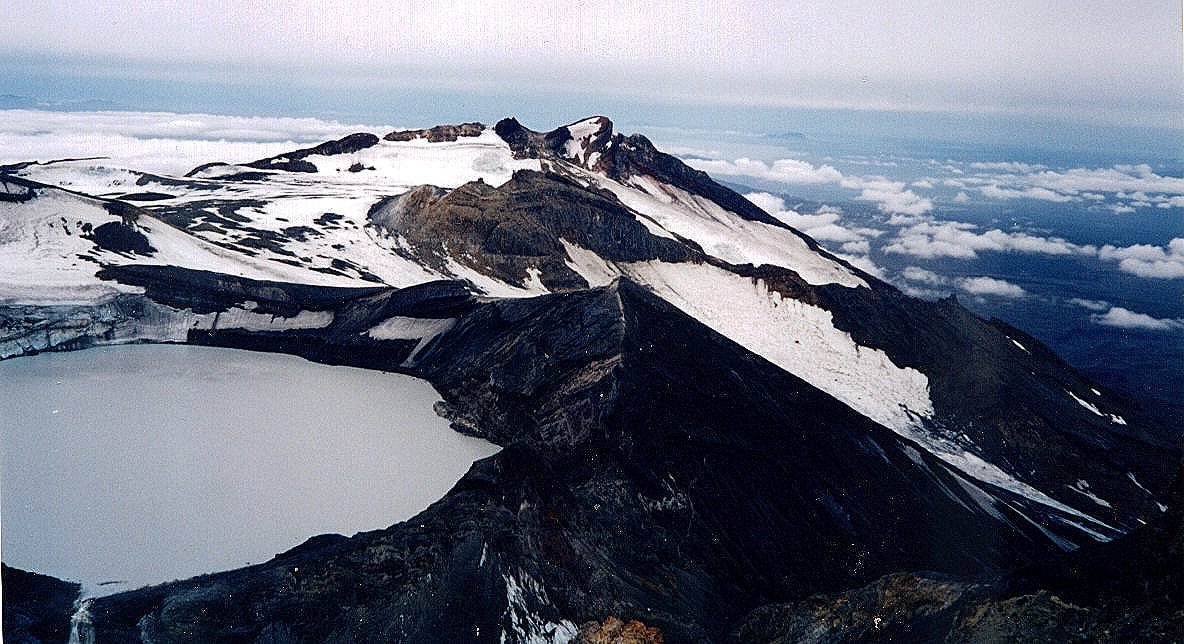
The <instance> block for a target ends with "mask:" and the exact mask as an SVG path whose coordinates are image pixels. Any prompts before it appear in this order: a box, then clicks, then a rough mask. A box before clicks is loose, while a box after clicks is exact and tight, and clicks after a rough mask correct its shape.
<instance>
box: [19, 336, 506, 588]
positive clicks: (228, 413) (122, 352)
mask: <svg viewBox="0 0 1184 644" xmlns="http://www.w3.org/2000/svg"><path fill="white" fill-rule="evenodd" d="M439 399H440V396H439V395H438V394H437V393H436V391H435V390H434V389H433V388H432V386H431V385H430V384H428V383H427V382H425V381H423V380H419V379H416V378H411V377H408V376H403V375H398V374H390V373H382V372H377V371H369V370H364V369H354V368H348V367H330V366H325V365H320V364H315V363H312V362H308V361H306V360H303V359H300V358H296V357H292V356H287V355H279V354H267V353H253V352H247V351H238V350H233V349H215V348H206V347H191V346H171V345H137V346H120V347H104V348H95V349H88V350H86V351H78V352H71V353H51V354H42V355H38V356H34V357H26V358H17V359H13V360H7V361H3V362H0V454H2V460H0V465H2V468H3V469H2V478H0V485H2V486H0V507H2V522H0V534H2V542H3V543H2V546H3V548H2V551H0V552H2V557H3V560H4V562H5V563H7V564H9V565H12V566H16V567H19V568H24V569H27V570H34V571H37V572H41V573H45V574H50V575H54V576H56V577H60V578H64V579H70V580H75V581H81V582H82V583H83V584H84V587H85V590H86V592H89V593H92V594H106V593H110V592H117V591H120V590H125V589H128V588H133V587H137V586H142V585H147V584H152V583H159V582H163V581H169V580H172V579H182V578H187V577H190V576H194V575H197V574H202V573H206V572H214V571H218V570H225V569H230V568H236V567H239V566H243V565H245V564H248V563H259V562H262V561H266V560H267V559H270V558H271V557H272V556H273V555H274V554H276V553H279V552H282V551H284V550H287V549H289V548H291V547H293V546H296V545H298V544H300V543H301V542H303V541H304V540H305V539H307V538H308V537H311V536H314V535H317V534H323V533H328V532H334V533H341V534H346V535H349V534H353V533H356V532H359V531H364V530H373V529H378V528H384V527H387V526H389V525H392V524H394V523H397V522H399V521H402V520H406V519H408V518H410V517H412V516H413V515H415V514H416V513H418V512H419V511H421V510H423V509H424V508H426V507H427V506H428V505H430V504H431V503H432V502H433V501H435V500H437V499H439V498H440V497H441V496H443V495H444V493H445V492H447V491H448V490H449V489H450V488H451V487H452V486H453V485H454V484H455V483H456V481H457V480H458V479H459V478H460V477H461V476H462V475H463V474H464V473H465V472H466V471H467V470H468V469H469V467H470V465H471V464H472V462H473V461H474V460H477V459H480V458H483V457H486V456H489V455H491V454H493V453H494V452H496V451H497V449H498V448H497V446H495V445H493V444H491V443H489V442H486V441H483V440H480V439H475V438H470V437H466V436H462V435H460V434H457V433H455V432H453V431H452V430H450V429H449V428H448V424H447V422H445V421H444V420H442V419H441V418H439V417H438V416H436V414H435V413H434V412H433V411H432V405H433V403H434V402H435V401H437V400H439ZM112 582H114V583H112Z"/></svg>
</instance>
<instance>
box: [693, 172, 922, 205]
mask: <svg viewBox="0 0 1184 644" xmlns="http://www.w3.org/2000/svg"><path fill="white" fill-rule="evenodd" d="M684 161H685V162H686V163H687V165H689V166H691V167H692V168H695V169H697V170H702V171H704V172H707V173H710V174H716V175H723V176H746V177H754V178H757V179H765V180H768V181H776V182H778V183H784V184H788V185H808V184H825V183H833V184H838V185H839V186H841V187H843V188H847V189H849V190H859V191H860V193H859V195H858V196H856V197H855V198H856V199H858V200H860V201H871V202H874V203H875V204H876V205H877V207H878V208H879V209H880V210H881V211H883V212H886V213H890V214H891V213H898V214H905V215H923V214H925V213H927V212H929V211H930V210H932V209H933V201H932V200H930V199H928V198H925V197H921V196H919V195H918V194H917V193H915V192H913V191H912V190H908V189H907V187H906V184H905V182H903V181H892V180H889V179H885V178H884V177H853V176H846V175H844V174H843V173H842V172H840V171H839V170H837V169H836V168H835V167H834V166H831V165H826V164H823V165H818V166H816V165H813V164H811V163H808V162H806V161H801V160H798V159H778V160H777V161H774V162H773V163H772V165H770V164H767V163H765V162H764V161H759V160H755V159H749V158H740V159H736V160H735V161H726V160H720V159H685V160H684Z"/></svg>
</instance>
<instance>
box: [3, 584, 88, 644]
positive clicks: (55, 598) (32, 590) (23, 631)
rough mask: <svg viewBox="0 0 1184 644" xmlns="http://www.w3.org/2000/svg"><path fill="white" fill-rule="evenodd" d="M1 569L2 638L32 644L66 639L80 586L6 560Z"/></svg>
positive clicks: (68, 634)
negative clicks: (20, 566)
mask: <svg viewBox="0 0 1184 644" xmlns="http://www.w3.org/2000/svg"><path fill="white" fill-rule="evenodd" d="M2 570H3V579H2V582H3V584H4V638H3V639H4V641H5V642H8V643H9V644H35V643H38V642H55V643H60V642H65V641H66V640H67V639H69V636H70V616H71V614H73V612H74V602H75V600H77V599H78V594H79V591H80V590H81V586H80V585H79V584H75V583H69V582H64V581H60V580H58V579H54V578H53V577H48V576H46V575H39V574H37V573H33V572H26V571H24V570H20V569H18V568H12V567H10V566H8V565H7V564H4V565H3V567H2Z"/></svg>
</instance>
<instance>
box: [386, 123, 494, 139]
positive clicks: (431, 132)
mask: <svg viewBox="0 0 1184 644" xmlns="http://www.w3.org/2000/svg"><path fill="white" fill-rule="evenodd" d="M484 131H485V124H483V123H461V124H460V125H437V126H435V127H430V128H428V129H426V130H395V131H394V132H391V133H389V134H387V135H386V136H384V137H382V138H383V139H385V140H387V141H413V140H415V139H426V140H427V141H428V142H429V143H442V142H445V141H456V140H457V139H459V138H461V137H473V136H481V133H482V132H484Z"/></svg>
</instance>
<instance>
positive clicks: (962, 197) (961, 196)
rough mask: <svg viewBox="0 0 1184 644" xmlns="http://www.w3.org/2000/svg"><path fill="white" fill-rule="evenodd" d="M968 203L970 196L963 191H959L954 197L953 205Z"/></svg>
mask: <svg viewBox="0 0 1184 644" xmlns="http://www.w3.org/2000/svg"><path fill="white" fill-rule="evenodd" d="M968 201H970V195H968V194H966V193H965V192H964V191H961V190H959V191H958V194H956V195H954V203H966V202H968Z"/></svg>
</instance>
